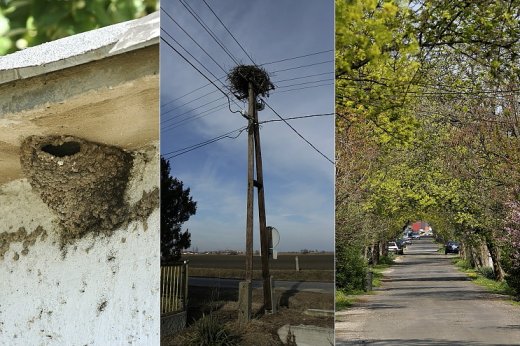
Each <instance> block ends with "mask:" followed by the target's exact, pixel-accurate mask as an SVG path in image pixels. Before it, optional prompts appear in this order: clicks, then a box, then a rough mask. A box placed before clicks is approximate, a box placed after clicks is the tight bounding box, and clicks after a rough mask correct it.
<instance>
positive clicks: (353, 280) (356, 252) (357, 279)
mask: <svg viewBox="0 0 520 346" xmlns="http://www.w3.org/2000/svg"><path fill="white" fill-rule="evenodd" d="M367 270H368V266H367V263H366V260H365V259H364V258H363V256H361V249H360V247H359V246H357V247H356V246H346V245H344V246H337V247H336V287H338V288H339V289H342V290H343V291H344V292H353V291H359V290H363V289H364V282H365V277H366V274H367Z"/></svg>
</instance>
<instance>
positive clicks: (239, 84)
mask: <svg viewBox="0 0 520 346" xmlns="http://www.w3.org/2000/svg"><path fill="white" fill-rule="evenodd" d="M227 79H228V81H229V82H230V84H231V86H230V88H231V92H232V93H233V94H234V95H235V96H236V98H237V99H239V100H244V99H247V97H248V95H249V82H252V83H253V90H254V92H255V95H261V96H269V91H270V90H274V84H273V83H271V80H270V79H269V74H268V73H267V71H266V70H264V69H263V68H261V67H258V66H255V65H238V66H235V67H234V68H233V69H232V70H231V71H230V72H229V73H228V75H227Z"/></svg>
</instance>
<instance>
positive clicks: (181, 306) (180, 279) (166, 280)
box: [161, 261, 188, 315]
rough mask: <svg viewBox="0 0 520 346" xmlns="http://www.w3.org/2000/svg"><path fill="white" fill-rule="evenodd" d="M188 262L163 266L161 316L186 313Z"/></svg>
mask: <svg viewBox="0 0 520 346" xmlns="http://www.w3.org/2000/svg"><path fill="white" fill-rule="evenodd" d="M187 305H188V261H183V262H175V263H164V264H161V315H162V314H169V313H177V312H181V311H186V307H187Z"/></svg>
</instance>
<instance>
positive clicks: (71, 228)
mask: <svg viewBox="0 0 520 346" xmlns="http://www.w3.org/2000/svg"><path fill="white" fill-rule="evenodd" d="M20 161H21V165H22V170H23V172H24V174H25V176H26V177H27V178H28V180H29V183H30V184H31V186H32V188H33V189H34V190H35V191H36V192H37V193H38V194H39V195H40V197H41V198H42V200H43V202H45V203H46V204H47V205H48V206H49V208H50V209H51V210H53V211H54V212H55V213H56V215H57V216H58V218H59V220H60V225H61V226H62V227H61V228H62V229H61V242H62V244H66V243H70V242H72V240H74V239H78V238H81V237H83V236H84V235H86V234H89V233H93V232H94V233H106V234H110V233H111V232H112V231H113V230H115V229H116V228H117V227H118V226H120V225H122V224H123V223H125V222H126V220H128V217H129V208H128V206H127V204H126V203H125V199H124V196H125V189H126V186H127V184H128V180H129V176H130V169H131V168H132V155H131V154H130V153H127V152H125V151H124V150H122V149H119V148H116V147H113V146H108V145H103V144H99V143H94V142H89V141H86V140H84V139H81V138H77V137H72V136H48V137H40V136H31V137H28V138H26V139H25V140H24V141H23V142H22V145H21V155H20Z"/></svg>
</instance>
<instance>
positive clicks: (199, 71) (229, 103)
mask: <svg viewBox="0 0 520 346" xmlns="http://www.w3.org/2000/svg"><path fill="white" fill-rule="evenodd" d="M161 40H162V41H163V42H164V43H166V44H167V45H168V47H170V48H171V49H172V50H173V51H174V52H175V53H177V54H178V55H179V56H180V57H181V58H183V59H184V60H185V61H186V62H187V63H188V64H190V65H191V67H193V68H194V69H195V70H196V71H197V72H198V73H200V74H201V75H202V76H203V77H204V78H206V79H207V80H208V81H209V82H210V83H211V84H213V86H215V88H217V89H218V90H220V92H221V93H222V94H224V96H226V98H227V99H228V105H229V111H230V112H232V113H240V111H233V110H231V101H233V103H234V104H235V105H237V106H238V107H239V108H240V106H239V105H238V104H237V103H236V102H235V100H231V99H230V98H229V95H228V94H226V93H225V92H224V91H223V90H222V89H220V88H219V87H218V85H216V84H215V83H214V82H213V81H212V80H211V79H209V77H208V76H206V75H205V74H204V73H202V71H201V70H199V69H198V68H197V67H196V66H195V65H193V63H192V62H191V61H189V60H188V58H186V57H185V56H184V55H182V54H181V53H180V52H179V51H178V50H177V49H175V47H173V46H172V45H171V44H170V43H169V42H168V41H166V40H165V39H164V38H163V37H161Z"/></svg>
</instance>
